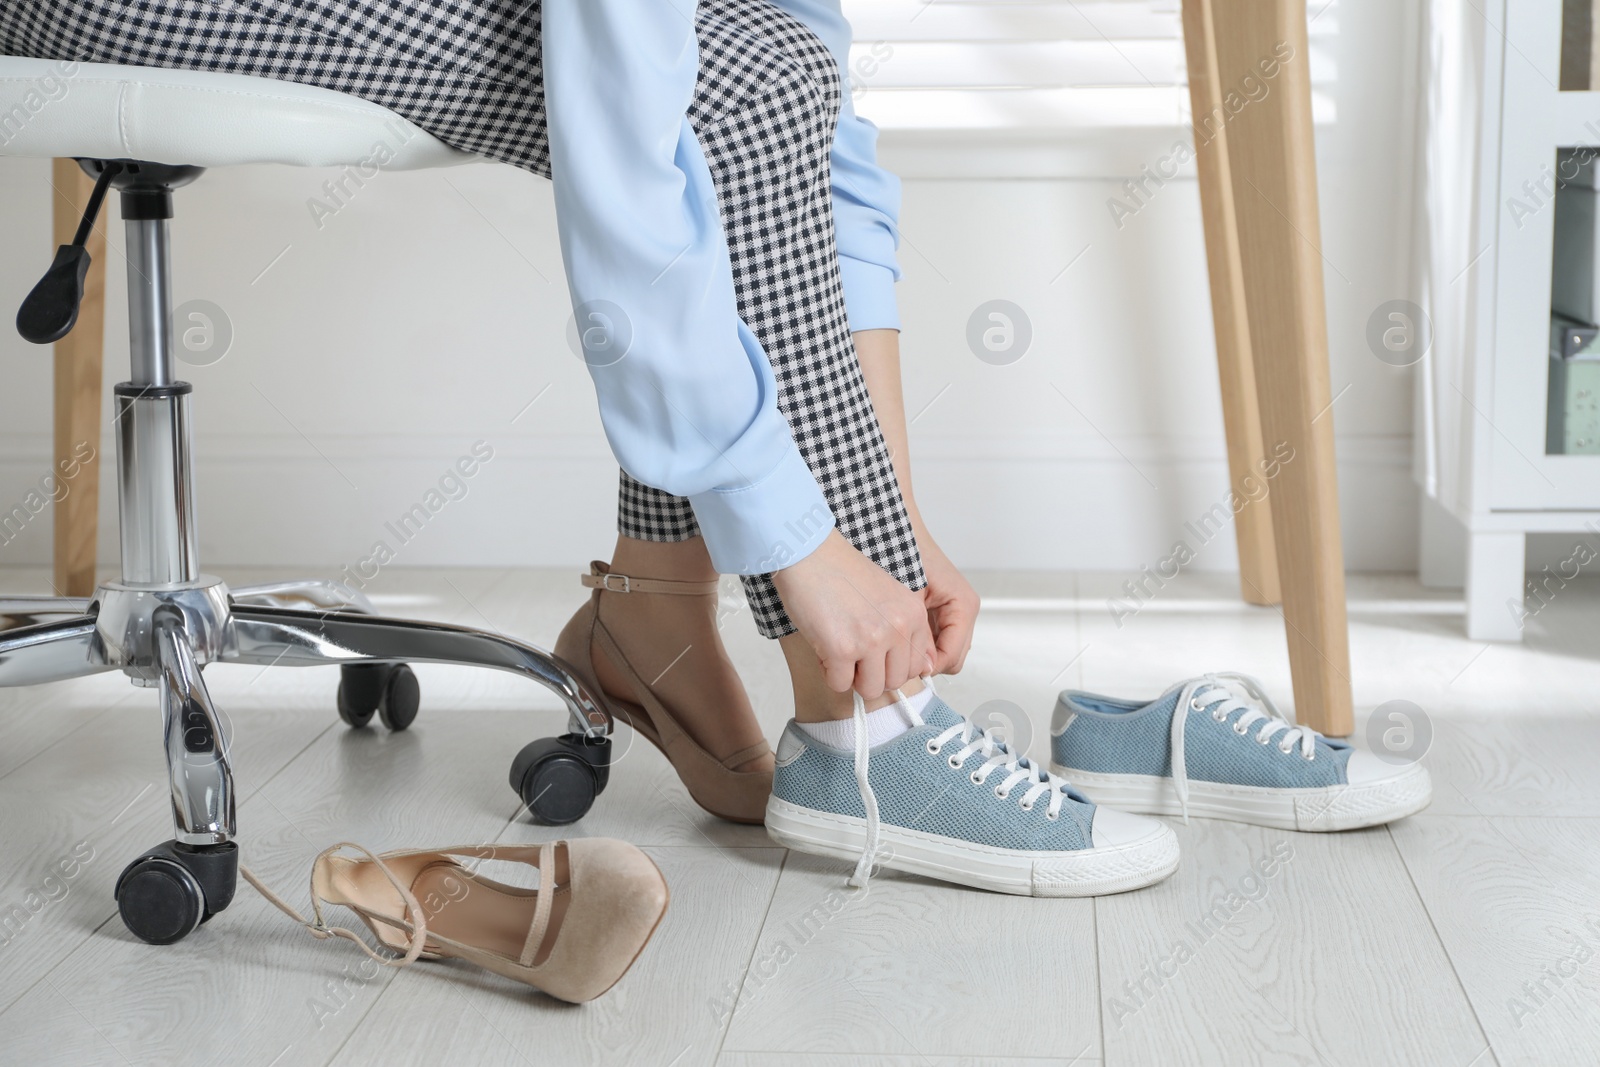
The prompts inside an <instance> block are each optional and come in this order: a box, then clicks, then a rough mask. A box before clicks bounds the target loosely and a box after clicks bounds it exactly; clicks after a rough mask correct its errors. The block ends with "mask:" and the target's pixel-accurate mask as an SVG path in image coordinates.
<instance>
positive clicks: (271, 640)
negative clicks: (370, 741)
mask: <svg viewBox="0 0 1600 1067" xmlns="http://www.w3.org/2000/svg"><path fill="white" fill-rule="evenodd" d="M79 162H80V164H81V165H82V166H83V167H84V169H85V170H86V171H88V172H89V173H90V174H91V175H93V176H95V177H96V179H97V184H96V191H95V195H94V196H93V197H91V200H90V207H89V210H88V212H87V213H86V215H85V220H84V225H83V226H82V227H81V228H80V231H79V237H78V239H77V241H76V243H75V245H73V246H63V248H62V249H61V250H59V251H58V256H57V260H58V263H60V262H68V265H69V266H73V267H74V269H76V268H77V267H78V266H86V264H87V253H86V252H84V251H83V249H82V247H81V244H82V241H83V235H84V234H86V233H87V232H88V230H89V227H90V225H91V224H92V223H93V219H94V216H95V214H96V212H98V210H99V206H100V203H101V202H102V201H103V200H104V199H105V195H106V192H107V191H108V190H109V189H111V188H116V189H118V190H120V191H121V193H122V215H123V219H124V222H125V225H126V227H127V245H126V247H127V253H126V254H127V258H128V266H129V269H128V290H129V292H128V296H129V332H130V363H131V371H132V380H131V381H128V382H123V383H122V384H120V385H118V386H117V387H116V389H115V402H116V411H117V418H116V440H117V455H116V459H117V490H118V505H119V520H120V522H119V532H120V537H121V549H122V575H121V578H120V580H117V581H109V582H106V583H104V584H103V585H101V586H100V588H99V589H98V590H97V591H96V593H95V595H94V597H92V598H89V599H83V598H71V597H29V596H12V597H0V686H27V685H41V684H44V683H47V682H59V681H66V680H68V679H72V678H81V677H84V676H86V675H91V674H99V673H103V672H106V671H113V670H116V671H121V672H122V673H123V674H125V675H126V676H127V677H128V678H129V680H130V681H132V682H133V684H134V685H136V686H141V687H145V688H151V689H156V690H158V691H159V694H160V701H161V708H162V721H163V736H164V739H165V746H166V756H167V767H168V772H169V778H170V781H171V791H170V792H171V803H172V817H173V824H174V838H173V840H172V841H168V842H165V843H163V844H161V845H157V846H156V847H155V848H153V849H150V850H147V851H146V852H145V853H144V854H143V855H141V856H140V857H138V858H137V859H136V860H134V862H133V863H131V864H130V865H129V866H128V867H127V868H126V869H125V870H124V871H123V873H122V876H121V877H120V878H119V879H118V881H117V889H116V895H117V903H118V909H119V911H120V912H121V914H122V918H123V921H124V922H125V923H126V925H127V926H128V928H129V930H131V931H132V932H133V933H134V934H135V935H136V936H138V937H140V938H142V939H144V940H145V941H148V942H150V943H152V944H171V943H172V942H174V941H177V940H179V939H181V938H183V937H185V936H187V935H188V934H189V933H190V932H192V931H193V930H194V929H196V928H197V927H198V926H199V925H200V924H201V923H202V922H204V921H206V920H207V919H209V918H210V917H211V916H212V915H214V914H216V913H217V912H219V911H221V910H222V909H223V908H225V907H226V906H227V904H228V902H229V901H230V900H231V899H232V896H233V888H234V885H235V876H236V873H237V866H238V848H237V845H236V844H235V843H234V837H235V834H236V831H237V827H236V815H235V801H234V785H233V770H232V763H231V760H230V758H229V740H230V739H229V737H228V734H227V730H226V728H225V727H224V725H223V723H222V719H221V717H220V716H219V714H218V710H217V708H216V705H215V704H214V703H213V702H212V699H211V696H210V693H209V692H208V691H207V689H206V684H205V679H204V677H203V676H202V674H201V671H202V669H203V668H204V667H205V666H206V665H208V664H212V663H248V664H256V665H260V666H263V667H316V666H338V667H340V668H341V684H340V697H339V714H340V716H341V717H342V718H344V719H345V721H346V722H348V723H350V724H351V725H354V726H359V725H364V724H365V722H366V721H368V720H370V718H371V716H372V714H373V710H374V709H375V708H377V709H379V710H382V711H383V718H384V722H385V724H386V725H388V726H389V727H390V728H391V729H404V728H405V727H406V726H408V725H409V724H410V722H411V719H412V717H414V715H415V714H416V700H417V688H416V684H415V676H414V675H413V674H412V673H411V671H410V667H409V666H408V665H409V664H413V663H453V664H460V665H465V666H476V667H487V668H492V669H494V670H502V671H509V672H511V673H513V674H518V675H521V676H523V677H526V678H528V679H530V680H532V681H534V682H537V683H539V684H540V685H543V686H545V687H546V688H548V689H550V690H551V691H553V692H554V693H555V694H556V695H557V696H559V697H560V698H561V701H562V703H563V704H564V705H565V706H566V709H567V717H568V720H569V732H568V733H566V734H565V735H562V736H561V737H558V738H548V737H547V738H543V739H540V740H535V741H533V742H531V743H530V744H528V745H526V746H524V747H523V748H522V750H521V751H520V752H519V753H518V754H517V755H516V757H515V758H514V759H513V760H512V763H511V786H512V788H513V789H514V790H515V791H516V792H517V794H518V796H519V797H520V798H521V799H522V801H523V803H524V805H525V806H526V807H527V809H528V811H529V812H530V814H532V815H533V817H534V818H535V819H536V820H539V821H543V822H547V823H565V822H571V821H573V820H575V819H577V818H579V817H581V816H582V815H583V814H584V813H586V812H587V811H588V809H589V806H590V805H591V804H592V803H593V802H594V798H595V796H596V795H597V794H598V793H599V792H600V790H601V789H603V788H604V787H605V784H606V779H607V776H608V770H609V761H610V741H609V730H610V719H609V717H608V716H607V715H606V713H605V711H604V710H603V708H602V707H601V705H599V704H598V703H597V702H596V701H595V700H594V698H593V697H592V696H591V695H590V694H589V693H588V692H587V691H586V690H585V689H584V687H583V684H582V683H581V682H579V681H578V679H577V677H576V676H575V675H574V673H573V672H572V671H571V670H570V669H569V668H568V667H567V666H566V665H565V664H563V663H562V662H561V661H560V660H558V659H556V658H555V657H554V656H552V655H550V654H549V653H547V652H544V651H542V650H540V649H538V648H535V647H533V646H532V645H527V644H523V643H521V642H519V641H514V640H512V639H511V638H508V637H504V636H502V635H499V634H491V633H487V632H484V631H481V630H471V629H466V628H464V627H459V626H447V625H442V624H437V623H426V622H417V621H414V620H411V619H396V618H386V617H383V616H380V615H378V614H376V613H375V612H374V610H373V607H372V604H371V602H370V601H369V600H368V599H367V598H366V597H365V596H364V595H362V593H361V592H360V591H358V590H355V589H352V588H350V587H349V586H347V585H345V584H343V583H340V582H332V581H304V582H277V583H272V584H267V585H256V586H245V587H241V588H239V589H234V590H230V589H229V588H228V586H227V585H225V584H224V583H223V582H222V581H221V580H220V579H218V578H214V577H211V576H209V575H206V574H202V573H200V571H199V565H198V558H197V557H198V545H199V539H198V537H197V536H196V533H195V525H194V517H193V499H194V487H193V469H194V464H193V459H192V454H191V453H192V432H191V429H190V406H191V401H192V395H191V394H192V392H193V390H192V388H191V387H190V386H189V385H188V384H187V383H185V382H181V381H177V380H176V379H175V378H174V377H173V371H174V362H173V349H172V344H171V340H172V339H171V308H170V293H171V284H170V277H171V274H170V263H169V253H168V247H167V240H168V227H167V223H168V220H169V219H170V218H171V217H172V192H173V190H174V189H176V188H179V187H180V186H182V185H185V184H187V183H188V182H190V181H193V180H195V179H196V178H197V177H199V175H200V173H201V172H200V169H199V168H196V167H181V166H170V165H167V164H152V163H147V162H140V161H136V160H80V161H79ZM64 253H65V254H66V255H65V256H63V254H64ZM79 261H81V263H80V262H79ZM52 271H53V273H60V271H59V270H57V269H56V268H52ZM69 280H70V279H69ZM57 282H59V279H56V280H55V282H52V276H51V275H47V276H46V280H45V282H42V283H41V284H40V286H39V287H36V289H35V291H34V292H33V293H31V294H30V295H29V298H28V302H27V304H25V307H24V314H22V315H20V316H19V321H22V320H26V322H27V323H28V324H29V326H30V327H32V328H33V329H32V330H31V335H30V330H24V331H23V332H24V336H26V337H28V339H30V340H35V341H39V342H41V343H43V342H44V341H46V340H54V339H57V338H59V337H60V336H62V335H63V334H64V333H65V332H66V331H67V330H70V329H71V327H72V323H74V322H75V321H76V317H77V304H76V301H77V300H78V299H81V295H82V289H81V285H80V286H79V287H78V288H77V289H76V290H74V289H73V288H72V287H71V286H65V287H64V286H62V285H60V284H56V283H57ZM400 683H403V684H400ZM347 689H348V692H347ZM402 705H403V707H402Z"/></svg>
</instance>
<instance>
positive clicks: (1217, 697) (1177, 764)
mask: <svg viewBox="0 0 1600 1067" xmlns="http://www.w3.org/2000/svg"><path fill="white" fill-rule="evenodd" d="M1050 733H1051V744H1050V753H1051V760H1050V769H1051V770H1052V771H1053V772H1054V773H1056V774H1059V775H1062V776H1064V777H1069V778H1071V779H1072V781H1073V782H1074V783H1076V784H1077V785H1078V786H1080V787H1081V788H1082V789H1083V791H1084V792H1085V793H1087V794H1088V795H1089V796H1091V797H1093V798H1094V799H1095V800H1096V801H1097V802H1099V803H1105V804H1113V805H1115V806H1117V807H1119V808H1124V809H1126V810H1128V811H1139V812H1148V813H1151V814H1155V815H1183V816H1184V817H1185V818H1187V817H1188V816H1189V815H1191V814H1193V815H1201V816H1208V817H1211V818H1216V819H1233V820H1236V821H1238V822H1248V823H1255V824H1257V825H1259V826H1272V827H1276V828H1278V829H1282V830H1318V831H1320V830H1353V829H1356V828H1358V827H1362V826H1377V825H1380V824H1382V823H1386V822H1390V821H1392V820H1394V819H1398V818H1400V817H1402V816H1405V815H1411V814H1414V813H1415V812H1418V811H1421V810H1422V809H1423V808H1425V807H1427V806H1428V801H1429V800H1430V799H1432V796H1433V785H1432V782H1431V781H1430V780H1429V778H1428V772H1427V771H1426V770H1425V769H1423V767H1422V766H1421V764H1418V763H1403V764H1394V763H1388V762H1385V761H1384V760H1381V759H1379V758H1378V757H1377V756H1374V755H1373V754H1372V753H1370V752H1366V751H1364V750H1361V749H1357V748H1352V747H1351V746H1350V744H1349V743H1348V742H1345V741H1338V740H1333V739H1330V738H1326V737H1323V736H1322V735H1321V734H1319V733H1317V732H1316V731H1315V730H1313V729H1311V728H1310V727H1308V726H1295V725H1294V723H1293V722H1292V721H1291V720H1290V719H1289V718H1287V717H1286V716H1285V715H1284V714H1283V713H1282V712H1280V711H1279V710H1278V708H1277V707H1276V706H1275V705H1274V704H1273V703H1272V700H1271V699H1270V698H1269V697H1268V696H1267V695H1266V693H1265V692H1264V691H1263V690H1262V688H1261V685H1260V683H1259V682H1257V681H1255V680H1254V679H1252V678H1249V677H1246V676H1245V675H1242V674H1212V675H1206V676H1204V677H1202V678H1191V679H1190V680H1188V681H1186V682H1179V683H1178V684H1177V685H1175V686H1173V687H1172V688H1171V689H1168V690H1167V691H1166V692H1165V693H1163V694H1161V696H1159V697H1157V698H1156V699H1155V700H1152V701H1149V702H1148V703H1146V702H1142V701H1134V700H1116V699H1113V698H1111V697H1103V696H1096V695H1095V694H1093V693H1082V692H1077V691H1073V690H1068V691H1066V692H1064V693H1062V694H1061V698H1060V699H1059V700H1058V701H1057V702H1056V710H1055V717H1054V720H1053V721H1052V723H1051V728H1050Z"/></svg>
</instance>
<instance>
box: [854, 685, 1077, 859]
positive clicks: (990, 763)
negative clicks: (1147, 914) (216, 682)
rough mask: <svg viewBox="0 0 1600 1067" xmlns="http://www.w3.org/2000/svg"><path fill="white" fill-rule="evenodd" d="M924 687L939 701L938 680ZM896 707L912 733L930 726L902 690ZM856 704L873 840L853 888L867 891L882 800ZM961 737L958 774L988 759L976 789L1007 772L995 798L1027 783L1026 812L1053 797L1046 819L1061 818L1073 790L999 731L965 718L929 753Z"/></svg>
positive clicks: (861, 777)
mask: <svg viewBox="0 0 1600 1067" xmlns="http://www.w3.org/2000/svg"><path fill="white" fill-rule="evenodd" d="M922 682H923V684H924V685H925V686H927V687H928V691H929V692H930V693H933V695H934V696H935V697H936V696H937V695H938V694H937V692H936V691H935V690H934V688H933V679H932V678H927V677H924V678H923V679H922ZM894 696H895V704H896V705H897V706H898V707H899V708H900V710H901V711H903V712H905V715H906V717H907V718H908V719H910V720H911V725H912V728H913V729H915V728H916V727H918V726H922V725H924V720H923V718H922V716H921V715H919V714H918V713H917V712H916V711H915V710H913V708H912V707H911V704H910V702H909V701H907V700H906V695H905V694H904V693H902V692H901V691H900V690H898V689H896V690H894ZM851 697H852V701H853V703H854V713H853V717H854V719H855V734H856V762H855V766H856V788H858V789H859V790H860V791H861V804H862V806H863V807H864V808H866V811H867V840H866V844H865V846H864V847H863V848H862V851H861V858H860V859H859V860H858V861H857V862H856V869H855V873H854V874H852V875H851V876H850V883H849V884H850V885H851V886H852V887H853V888H856V889H864V888H866V885H867V882H868V881H869V880H870V879H871V877H872V864H873V861H874V860H875V859H876V857H877V852H878V835H879V820H878V797H877V794H875V793H874V792H873V791H872V782H871V781H870V780H869V778H868V775H867V772H868V770H869V756H868V746H867V705H866V702H865V701H863V700H862V699H861V694H859V693H852V694H851ZM956 738H960V741H961V745H962V748H961V750H960V751H959V752H955V753H952V754H951V755H950V756H949V762H950V766H951V768H952V769H955V768H959V767H960V766H961V765H962V764H964V763H965V762H966V761H967V757H968V756H971V755H972V754H974V753H977V754H979V755H981V756H983V758H984V762H983V766H981V767H979V768H978V769H977V770H975V771H973V772H972V780H973V783H974V784H975V785H982V784H983V783H984V782H985V781H986V780H988V778H989V776H990V775H992V774H994V773H996V772H997V771H1000V770H1003V771H1005V778H1004V779H1003V780H1002V781H1001V783H1000V784H999V785H997V786H995V796H996V797H997V798H998V799H1000V800H1005V799H1006V798H1007V797H1009V796H1010V795H1011V790H1012V789H1013V788H1014V787H1016V786H1018V785H1020V784H1022V783H1023V782H1026V783H1028V786H1027V790H1026V792H1024V793H1023V794H1022V799H1021V800H1020V801H1018V804H1019V805H1020V806H1021V808H1022V810H1023V811H1032V810H1033V807H1034V805H1035V804H1036V803H1037V802H1038V800H1039V798H1040V797H1041V796H1044V795H1045V794H1046V793H1048V794H1049V795H1050V801H1049V804H1048V805H1047V807H1046V808H1045V814H1046V815H1047V816H1048V817H1049V818H1051V819H1057V818H1060V817H1061V804H1062V801H1063V800H1065V799H1066V798H1067V797H1068V796H1069V795H1070V794H1069V792H1068V790H1069V789H1070V788H1071V787H1070V786H1069V785H1068V784H1067V782H1066V780H1065V779H1063V778H1058V777H1056V776H1055V775H1053V774H1051V773H1050V772H1049V771H1046V770H1045V769H1044V768H1043V767H1040V766H1039V765H1038V764H1036V763H1034V762H1033V761H1032V760H1030V759H1028V758H1027V757H1026V756H1019V755H1017V754H1016V753H1014V752H1012V751H1011V750H1010V748H1009V747H1008V746H1007V745H1006V743H1005V741H1004V740H1003V739H1001V738H1000V736H999V735H997V734H996V733H995V727H992V726H991V727H990V728H988V729H987V730H979V729H978V728H977V727H976V726H975V725H974V724H973V723H972V721H971V720H970V719H967V718H962V720H961V721H960V722H958V723H956V724H955V725H954V726H951V727H949V728H947V729H946V730H945V731H944V732H943V733H941V734H940V735H939V736H938V737H935V738H934V739H933V740H931V741H929V742H928V754H929V755H930V756H937V755H938V754H939V752H940V750H941V749H943V748H944V746H945V745H946V744H947V743H949V742H951V741H953V740H954V739H956Z"/></svg>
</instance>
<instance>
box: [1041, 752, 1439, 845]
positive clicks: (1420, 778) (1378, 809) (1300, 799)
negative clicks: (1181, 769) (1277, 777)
mask: <svg viewBox="0 0 1600 1067" xmlns="http://www.w3.org/2000/svg"><path fill="white" fill-rule="evenodd" d="M1050 770H1051V772H1052V773H1054V774H1058V775H1060V776H1061V777H1063V778H1065V779H1066V780H1067V781H1069V782H1071V783H1072V784H1073V785H1074V786H1076V787H1078V788H1079V789H1081V790H1083V792H1084V793H1085V794H1086V795H1087V796H1088V797H1089V799H1090V800H1092V801H1094V802H1095V803H1096V804H1104V805H1106V806H1107V807H1111V808H1121V809H1122V810H1123V811H1133V812H1139V813H1141V814H1145V815H1181V814H1182V813H1183V809H1182V808H1180V807H1179V805H1178V794H1177V791H1176V790H1174V789H1173V787H1172V779H1171V778H1167V777H1157V776H1155V775H1148V774H1100V773H1097V772H1095V771H1080V770H1076V769H1074V768H1072V767H1063V766H1061V765H1060V764H1059V763H1051V764H1050ZM1431 799H1433V782H1432V780H1431V779H1430V778H1429V777H1428V772H1427V770H1426V769H1425V768H1423V767H1422V765H1421V764H1417V763H1413V764H1411V765H1410V766H1409V767H1407V768H1406V769H1405V771H1403V772H1402V773H1400V774H1397V775H1395V776H1394V777H1393V778H1385V779H1383V780H1382V781H1378V782H1369V783H1367V784H1364V785H1332V786H1323V787H1319V788H1316V789H1272V788H1263V787H1261V786H1250V785H1224V784H1221V783H1218V782H1198V781H1195V780H1194V779H1193V778H1191V779H1189V814H1190V815H1198V816H1200V817H1201V818H1209V819H1231V820H1233V821H1235V822H1248V823H1254V824H1256V825H1257V826H1271V827H1274V828H1275V829H1279V830H1303V831H1310V832H1314V833H1321V832H1328V831H1335V830H1357V829H1360V828H1361V827H1363V826H1381V825H1382V824H1384V823H1386V822H1393V821H1394V820H1395V819H1399V818H1402V817H1404V816H1406V815H1413V814H1415V813H1417V812H1419V811H1421V810H1422V809H1423V808H1425V807H1427V806H1428V801H1429V800H1431Z"/></svg>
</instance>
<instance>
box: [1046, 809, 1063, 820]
mask: <svg viewBox="0 0 1600 1067" xmlns="http://www.w3.org/2000/svg"><path fill="white" fill-rule="evenodd" d="M1044 817H1045V818H1047V819H1049V820H1050V821H1051V822H1055V821H1056V820H1057V819H1059V818H1061V813H1060V812H1059V811H1047V812H1045V813H1044Z"/></svg>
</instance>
